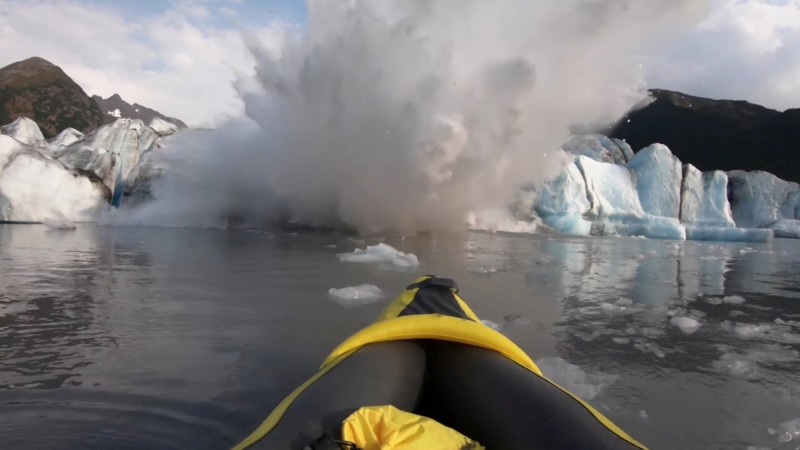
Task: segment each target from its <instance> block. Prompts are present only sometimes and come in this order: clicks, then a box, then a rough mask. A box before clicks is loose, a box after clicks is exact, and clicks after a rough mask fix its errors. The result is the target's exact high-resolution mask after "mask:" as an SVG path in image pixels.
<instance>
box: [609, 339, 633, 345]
mask: <svg viewBox="0 0 800 450" xmlns="http://www.w3.org/2000/svg"><path fill="white" fill-rule="evenodd" d="M611 340H612V341H614V342H615V343H617V344H620V345H627V344H629V343H630V342H631V340H630V338H624V337H615V338H611Z"/></svg>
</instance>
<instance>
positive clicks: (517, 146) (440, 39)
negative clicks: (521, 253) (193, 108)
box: [130, 0, 707, 233]
mask: <svg viewBox="0 0 800 450" xmlns="http://www.w3.org/2000/svg"><path fill="white" fill-rule="evenodd" d="M706 6H707V5H705V4H704V2H698V1H695V0H678V1H671V2H664V1H661V0H636V1H632V0H630V1H629V0H614V1H612V0H607V1H599V0H572V1H563V0H551V1H536V2H532V1H528V0H518V1H517V0H506V1H497V2H488V1H481V0H458V1H455V0H454V1H447V0H444V1H436V2H428V1H398V2H394V1H381V0H377V1H376V0H368V1H357V0H355V1H345V2H342V1H311V2H309V4H308V9H309V14H308V24H307V27H306V29H305V30H303V31H302V32H300V33H296V32H295V33H292V32H287V33H286V34H285V39H284V44H283V46H282V48H281V49H280V51H278V52H268V51H265V50H262V49H261V48H260V47H259V46H258V45H257V44H255V43H253V42H252V41H250V42H249V45H250V47H251V49H252V50H253V54H254V56H255V59H256V77H255V79H254V80H243V82H242V83H241V86H240V94H241V95H242V98H243V100H244V101H245V105H246V113H247V115H248V117H249V118H250V119H251V120H252V121H253V122H255V124H256V125H253V124H252V123H251V124H243V123H241V121H240V122H237V123H231V124H229V125H227V126H222V127H220V128H219V129H217V130H215V131H212V132H207V133H202V137H199V138H198V134H197V133H195V134H193V133H187V134H186V135H185V137H183V138H180V139H178V140H177V142H175V143H173V145H172V148H171V149H170V150H169V161H170V164H169V165H170V167H171V169H170V171H169V172H168V173H167V175H166V176H164V177H163V178H162V179H161V180H160V181H159V182H158V183H156V185H155V186H154V194H155V196H156V200H155V201H153V202H151V203H149V204H147V205H145V206H144V207H143V208H139V209H136V210H134V211H131V213H130V214H131V218H132V220H134V221H136V222H139V223H152V224H163V225H184V226H192V225H199V226H213V225H221V224H222V223H224V221H225V220H229V218H230V217H232V216H233V217H237V218H238V219H239V220H240V221H243V222H245V223H247V224H251V225H259V224H260V223H261V222H263V221H268V220H271V219H275V218H280V219H281V220H285V219H289V220H293V221H297V222H301V223H307V224H316V225H320V224H347V225H351V226H354V227H357V228H358V229H359V230H360V231H362V232H378V231H380V232H382V231H398V232H405V233H409V232H415V231H423V230H438V229H452V228H461V227H463V218H464V216H465V214H466V212H467V211H470V210H475V209H482V208H497V207H498V206H502V205H504V204H505V203H506V202H508V201H509V198H510V197H511V195H512V193H513V191H514V189H515V188H516V187H517V186H518V185H519V183H525V182H536V181H543V180H546V179H548V178H550V177H553V176H555V175H556V174H557V173H558V171H559V170H560V168H561V167H562V165H563V163H564V160H563V155H561V154H560V153H559V152H557V151H554V149H557V148H558V147H559V146H560V144H561V143H562V142H563V141H564V140H565V139H566V138H567V137H568V135H569V130H570V127H573V126H576V125H577V126H587V125H589V126H592V125H595V126H596V125H598V124H606V123H609V122H611V121H613V120H615V119H616V118H618V117H620V116H621V115H622V114H623V113H625V112H626V111H627V110H628V109H629V108H630V107H631V106H632V105H634V104H635V103H636V102H637V101H640V100H641V99H642V98H643V96H644V90H643V85H642V80H641V76H642V71H641V70H640V69H639V67H638V63H637V61H636V60H635V59H634V57H633V55H634V52H635V51H638V50H639V49H641V48H644V47H646V46H647V45H648V44H649V43H653V42H654V41H656V40H661V39H668V38H669V36H668V35H669V33H680V32H681V31H682V30H684V29H685V28H686V27H688V26H690V25H691V24H693V23H694V22H695V21H696V20H698V19H699V18H701V17H702V14H703V13H704V12H705V8H706ZM244 86H247V88H245V87H244Z"/></svg>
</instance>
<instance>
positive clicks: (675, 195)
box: [628, 144, 683, 219]
mask: <svg viewBox="0 0 800 450" xmlns="http://www.w3.org/2000/svg"><path fill="white" fill-rule="evenodd" d="M628 168H629V169H631V171H632V173H633V174H634V177H635V184H636V189H637V191H638V193H639V201H640V202H641V205H642V209H643V210H644V212H646V213H648V214H652V215H654V216H659V217H672V218H675V219H677V218H678V217H679V212H680V204H681V179H682V177H683V174H682V170H681V161H680V160H679V159H678V158H677V157H676V156H675V155H673V154H672V152H671V151H670V150H669V148H667V146H666V145H663V144H653V145H650V146H648V147H646V148H644V149H642V150H640V151H639V152H638V153H636V155H634V157H633V159H632V160H631V161H630V162H629V163H628Z"/></svg>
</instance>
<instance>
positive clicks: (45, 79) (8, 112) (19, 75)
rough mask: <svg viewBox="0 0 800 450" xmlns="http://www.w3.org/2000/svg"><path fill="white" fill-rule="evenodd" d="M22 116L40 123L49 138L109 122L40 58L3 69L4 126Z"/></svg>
mask: <svg viewBox="0 0 800 450" xmlns="http://www.w3.org/2000/svg"><path fill="white" fill-rule="evenodd" d="M20 116H22V117H28V118H30V119H33V120H34V121H35V122H36V123H38V124H39V127H40V129H41V130H42V133H43V134H44V136H45V137H46V138H50V137H53V136H55V135H56V134H58V132H60V131H61V130H63V129H65V128H75V129H77V130H80V131H82V132H84V133H87V132H90V131H92V130H94V129H96V128H97V127H99V126H101V125H103V124H104V123H106V122H108V120H105V118H104V115H103V113H102V111H101V110H100V108H99V107H98V106H97V104H96V103H95V102H94V101H93V100H92V99H91V98H90V97H89V96H88V95H86V92H84V91H83V89H81V87H80V86H78V84H77V83H75V82H74V81H73V80H72V79H71V78H70V77H69V76H67V74H66V73H64V71H63V70H61V68H59V67H58V66H56V65H54V64H52V63H50V62H49V61H47V60H44V59H42V58H38V57H33V58H28V59H26V60H24V61H19V62H15V63H13V64H10V65H8V66H6V67H3V68H2V69H0V123H3V124H5V123H10V122H13V121H14V120H15V119H16V118H18V117H20Z"/></svg>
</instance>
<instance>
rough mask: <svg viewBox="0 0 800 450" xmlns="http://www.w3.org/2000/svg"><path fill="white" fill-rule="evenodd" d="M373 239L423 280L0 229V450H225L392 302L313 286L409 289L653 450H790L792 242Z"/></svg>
mask: <svg viewBox="0 0 800 450" xmlns="http://www.w3.org/2000/svg"><path fill="white" fill-rule="evenodd" d="M387 242H388V243H390V244H391V245H394V246H395V247H398V248H400V249H401V250H404V251H411V252H414V253H416V254H417V255H418V256H419V258H420V260H421V263H422V264H421V266H420V267H419V268H418V269H416V270H412V271H403V270H400V269H397V268H392V267H386V266H380V265H362V264H352V263H342V262H339V261H338V260H337V258H336V253H337V252H347V251H352V250H353V249H354V248H356V247H357V246H359V245H360V244H359V243H357V242H353V241H352V240H350V239H348V238H347V237H346V236H343V235H339V234H323V233H300V234H293V233H267V232H246V231H235V232H233V231H228V232H224V231H206V230H190V229H159V228H107V227H96V226H92V225H84V226H80V227H79V228H78V229H77V230H71V231H60V230H49V229H47V228H45V227H44V226H39V225H0V417H2V419H0V442H2V447H3V448H19V449H28V448H56V449H62V448H63V449H73V448H75V449H77V448H118V449H125V448H154V449H155V448H225V447H227V446H230V445H231V444H233V443H235V442H236V441H237V438H241V437H242V436H244V435H245V434H247V433H248V432H249V431H250V430H251V429H252V428H253V427H254V426H255V425H256V424H257V423H259V422H260V421H261V420H262V419H263V417H264V416H265V415H266V414H267V413H268V412H269V411H270V410H271V409H272V407H274V406H275V404H276V403H277V402H278V401H279V400H280V399H281V398H282V397H283V396H284V395H285V394H286V393H287V392H288V391H289V390H290V389H292V388H293V387H294V386H296V385H297V384H299V383H300V382H301V381H302V380H304V379H305V378H306V377H308V376H309V375H310V374H311V373H313V372H314V370H315V368H316V366H317V365H318V364H319V363H320V362H321V360H322V359H323V358H324V356H325V355H326V353H327V352H328V351H330V350H331V349H332V348H333V347H334V346H335V345H336V344H337V343H338V342H340V341H341V340H343V339H344V338H346V337H347V336H348V335H349V334H351V333H353V332H354V331H356V330H358V329H359V328H360V327H362V326H364V325H366V324H368V323H369V322H370V321H371V320H372V319H373V318H374V317H375V316H376V315H377V314H378V313H379V312H380V310H381V309H382V308H383V307H384V306H385V305H386V303H387V302H388V301H389V300H388V299H386V300H382V301H379V302H377V303H374V304H370V305H364V306H357V307H345V306H342V305H340V304H338V303H336V302H334V301H332V300H331V298H330V297H329V296H328V294H327V291H328V289H329V288H331V287H344V286H352V285H357V284H363V283H371V284H375V285H377V286H379V287H380V288H381V289H383V290H384V291H385V292H386V293H387V294H388V295H389V296H392V295H393V294H394V293H396V292H398V291H399V290H400V289H402V287H403V286H405V285H406V284H408V283H409V282H410V281H411V280H412V279H413V278H415V277H416V276H417V275H420V274H426V273H436V274H438V275H441V276H448V277H452V278H455V279H456V280H457V281H458V283H459V285H460V287H461V292H462V294H463V296H464V297H465V298H466V299H467V301H468V302H469V303H470V305H471V306H472V307H473V309H474V310H475V311H476V313H477V314H478V315H480V316H481V317H483V318H485V319H488V320H490V321H492V322H494V323H496V324H498V326H499V327H500V329H501V332H503V333H505V334H506V335H508V336H509V337H510V338H511V339H513V340H514V341H516V342H517V343H518V344H519V345H520V346H521V347H522V348H523V349H524V350H526V351H527V352H528V353H529V354H530V355H531V356H533V357H534V359H538V360H539V361H541V363H542V366H543V369H545V370H546V372H547V373H549V374H550V376H551V377H553V378H555V379H556V380H557V381H559V382H561V383H562V384H564V385H566V386H567V387H569V388H571V389H573V390H575V391H576V392H577V393H579V394H580V395H584V396H586V397H587V398H591V403H592V404H593V405H595V406H596V407H597V408H599V409H600V410H602V411H604V412H605V413H606V414H607V415H608V416H609V417H610V418H611V419H612V420H614V421H615V422H617V424H618V425H620V426H621V427H622V428H623V429H625V430H626V431H628V432H629V433H630V434H631V435H633V436H634V437H636V438H638V439H640V440H641V441H642V442H644V443H645V444H647V445H649V446H651V447H652V448H663V449H669V448H686V449H693V448H697V449H700V448H741V449H744V448H747V447H748V446H760V447H769V448H776V449H778V448H798V445H800V444H798V442H797V440H796V439H797V438H795V440H792V441H790V442H782V441H786V440H787V436H791V437H794V435H792V434H791V433H790V434H789V435H786V432H790V431H791V424H788V425H787V424H785V423H786V422H787V421H790V420H792V419H795V418H798V417H800V357H799V356H800V287H798V285H800V283H798V281H800V242H798V241H791V240H775V241H774V242H772V243H767V244H733V243H700V242H673V241H657V240H640V239H622V238H616V239H615V238H609V239H584V238H566V237H560V236H530V235H502V234H497V235H493V234H483V233H472V234H468V235H465V236H450V237H438V238H433V237H422V238H414V239H404V240H399V239H389V240H388V241H387ZM332 245H336V247H335V248H331V246H332ZM732 295H739V296H741V297H742V298H744V303H735V301H736V299H733V301H734V303H731V302H730V300H731V299H730V298H729V299H728V300H729V301H728V302H724V301H723V298H724V297H725V296H732ZM672 316H679V317H680V316H690V317H693V318H695V319H697V320H698V322H699V323H700V324H701V326H700V328H699V329H698V330H697V331H696V332H694V333H693V334H687V333H685V332H683V331H681V329H680V328H678V327H677V326H675V325H673V324H672V323H671V322H670V319H671V317H672ZM567 363H568V364H567ZM531 407H532V408H535V405H531ZM781 424H784V425H781Z"/></svg>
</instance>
